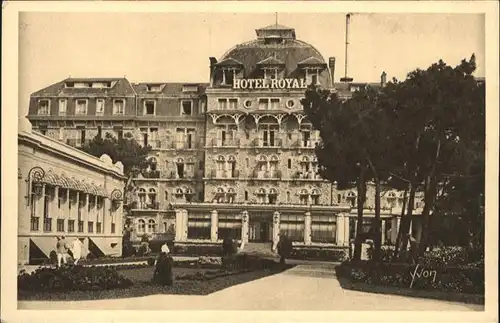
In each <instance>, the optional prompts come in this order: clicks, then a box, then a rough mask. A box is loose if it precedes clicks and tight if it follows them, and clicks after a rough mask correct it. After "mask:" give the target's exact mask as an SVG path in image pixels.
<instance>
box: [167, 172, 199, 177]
mask: <svg viewBox="0 0 500 323" xmlns="http://www.w3.org/2000/svg"><path fill="white" fill-rule="evenodd" d="M194 177H195V176H194V174H193V173H191V174H190V173H187V172H184V173H183V174H182V175H181V174H178V173H177V172H174V171H172V172H170V173H168V174H167V179H191V178H194Z"/></svg>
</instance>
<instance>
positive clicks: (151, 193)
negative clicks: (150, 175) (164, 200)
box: [148, 188, 156, 207]
mask: <svg viewBox="0 0 500 323" xmlns="http://www.w3.org/2000/svg"><path fill="white" fill-rule="evenodd" d="M148 195H149V202H150V203H151V205H152V206H153V207H154V205H155V204H156V190H155V189H154V188H150V189H149V192H148Z"/></svg>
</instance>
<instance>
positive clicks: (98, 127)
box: [96, 126, 102, 138]
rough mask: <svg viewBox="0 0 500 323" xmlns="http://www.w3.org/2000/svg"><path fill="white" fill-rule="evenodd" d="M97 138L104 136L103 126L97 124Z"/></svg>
mask: <svg viewBox="0 0 500 323" xmlns="http://www.w3.org/2000/svg"><path fill="white" fill-rule="evenodd" d="M96 137H97V138H102V127H101V126H97V135H96Z"/></svg>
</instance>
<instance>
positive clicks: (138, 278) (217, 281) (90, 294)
mask: <svg viewBox="0 0 500 323" xmlns="http://www.w3.org/2000/svg"><path fill="white" fill-rule="evenodd" d="M291 267H292V266H291V265H280V264H276V265H275V266H272V267H270V268H266V269H258V270H254V271H246V272H241V273H232V274H229V275H227V276H223V277H216V278H212V279H208V280H201V279H200V280H198V279H196V280H183V279H179V278H181V276H185V275H192V274H196V273H209V272H212V273H215V272H218V273H221V270H219V269H202V268H179V267H174V269H173V270H174V284H173V286H158V285H155V284H152V283H151V278H152V276H153V267H144V268H135V269H119V273H120V274H121V275H123V276H125V277H126V278H128V279H130V280H132V281H133V282H134V285H132V286H131V287H129V288H121V289H114V290H97V291H70V292H42V293H39V292H38V293H35V292H26V291H21V290H20V291H18V300H44V301H77V300H96V299H116V298H129V297H140V296H147V295H153V294H177V295H208V294H211V293H214V292H216V291H219V290H222V289H225V288H228V287H231V286H234V285H238V284H242V283H246V282H249V281H252V280H256V279H260V278H263V277H266V276H270V275H274V274H277V273H280V272H282V271H284V270H286V269H289V268H291Z"/></svg>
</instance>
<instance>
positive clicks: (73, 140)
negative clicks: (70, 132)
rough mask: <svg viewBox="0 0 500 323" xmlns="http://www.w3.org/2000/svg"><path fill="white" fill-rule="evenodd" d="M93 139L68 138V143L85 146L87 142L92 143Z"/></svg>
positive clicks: (74, 145)
mask: <svg viewBox="0 0 500 323" xmlns="http://www.w3.org/2000/svg"><path fill="white" fill-rule="evenodd" d="M91 141H92V140H91V139H85V140H81V139H66V144H68V145H70V146H73V147H83V146H84V145H85V144H88V143H90V142H91Z"/></svg>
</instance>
